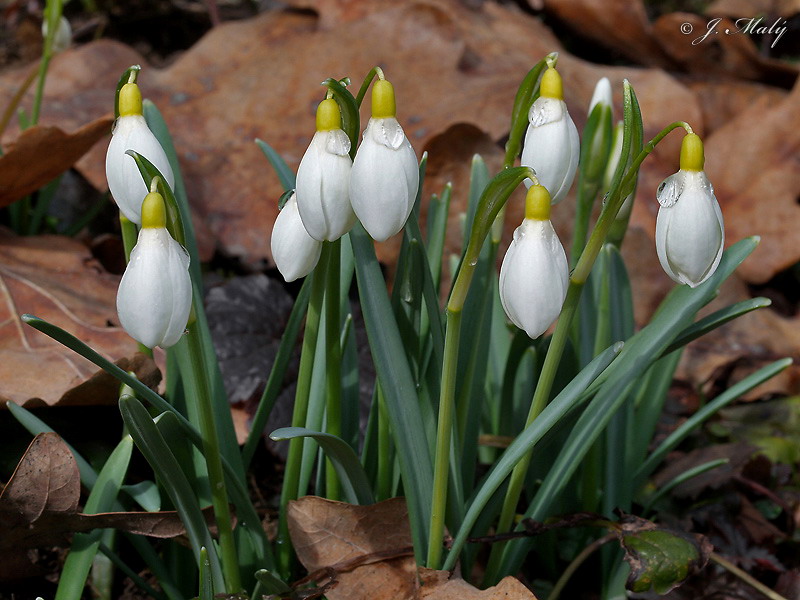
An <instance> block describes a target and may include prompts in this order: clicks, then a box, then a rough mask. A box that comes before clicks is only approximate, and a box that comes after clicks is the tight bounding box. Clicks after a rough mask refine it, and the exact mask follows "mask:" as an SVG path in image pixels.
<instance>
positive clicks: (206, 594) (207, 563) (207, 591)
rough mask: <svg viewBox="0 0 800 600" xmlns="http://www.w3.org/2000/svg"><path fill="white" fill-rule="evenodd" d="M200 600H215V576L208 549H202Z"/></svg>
mask: <svg viewBox="0 0 800 600" xmlns="http://www.w3.org/2000/svg"><path fill="white" fill-rule="evenodd" d="M199 577H200V595H199V597H200V600H214V576H213V571H212V570H211V560H210V559H209V557H208V549H207V548H205V547H203V548H200V573H199Z"/></svg>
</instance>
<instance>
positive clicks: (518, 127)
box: [505, 52, 558, 165]
mask: <svg viewBox="0 0 800 600" xmlns="http://www.w3.org/2000/svg"><path fill="white" fill-rule="evenodd" d="M557 58H558V53H557V52H553V53H552V54H548V55H547V56H546V57H545V58H543V59H542V60H540V61H539V62H538V63H536V65H535V66H534V67H533V68H532V69H531V70H530V71H528V73H527V74H526V75H525V77H524V78H523V80H522V82H521V83H520V85H519V87H518V88H517V94H516V96H515V97H514V106H513V108H512V110H511V128H510V131H509V134H508V141H507V142H506V157H505V164H506V165H513V164H514V160H516V158H517V156H518V155H519V150H520V147H521V146H522V136H524V135H525V130H526V129H527V127H528V112H529V111H530V109H531V105H532V104H533V102H534V101H535V100H536V97H537V96H538V95H539V76H540V75H541V74H542V71H543V70H544V68H545V66H547V60H548V59H550V60H551V61H554V60H556V59H557Z"/></svg>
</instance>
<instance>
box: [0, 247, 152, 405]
mask: <svg viewBox="0 0 800 600" xmlns="http://www.w3.org/2000/svg"><path fill="white" fill-rule="evenodd" d="M118 282H119V278H118V277H117V276H115V275H109V274H108V273H106V272H105V271H103V269H102V268H101V267H100V266H99V265H98V264H97V263H96V262H95V261H94V259H93V258H92V256H91V254H90V253H89V251H88V250H87V249H86V247H85V246H83V245H82V244H81V243H80V242H77V241H75V240H72V239H69V238H64V237H60V236H40V237H18V236H15V235H13V234H11V233H9V232H7V231H0V300H1V301H0V381H3V388H2V390H0V405H1V404H4V403H5V402H9V401H10V402H16V403H17V404H20V405H25V406H29V407H30V406H34V405H40V404H49V405H53V404H58V403H60V404H62V405H67V404H70V405H85V404H98V403H113V402H116V400H117V398H118V396H119V383H118V382H117V380H116V379H114V378H113V377H111V376H110V375H107V374H106V373H105V372H102V371H98V369H97V367H95V366H94V365H93V364H92V363H90V362H89V361H88V360H86V359H85V358H82V357H81V356H79V355H77V354H76V353H74V352H73V351H72V350H69V349H67V348H65V347H64V346H62V345H61V344H59V343H58V342H55V341H53V340H51V339H50V338H49V337H47V336H45V335H44V334H42V333H39V332H38V331H36V330H34V329H32V328H31V327H28V326H27V325H25V324H24V323H22V321H21V320H20V315H21V314H23V313H31V314H35V315H36V316H38V317H41V318H42V319H45V320H46V321H49V322H51V323H53V324H55V325H57V326H59V327H61V328H63V329H66V330H67V331H68V332H70V333H72V334H73V335H75V336H77V337H78V338H79V339H81V340H82V341H84V342H85V343H87V344H88V345H89V346H91V347H92V348H94V349H95V350H97V351H98V352H100V354H102V355H103V356H105V357H106V358H108V359H110V360H112V361H117V364H118V365H119V366H120V367H121V368H123V369H125V370H132V371H134V372H135V373H136V375H137V377H138V378H139V379H140V380H141V381H143V382H145V383H146V384H147V385H150V386H155V385H157V384H158V382H159V380H160V377H161V376H160V374H159V372H158V369H157V368H156V367H155V364H154V363H153V361H152V360H150V359H148V358H146V357H144V356H143V355H136V351H137V345H136V342H135V341H134V340H133V339H131V338H130V336H128V334H126V333H125V331H124V330H123V329H122V328H120V327H118V326H113V325H111V323H114V322H116V320H117V317H116V309H115V297H116V289H117V285H118ZM43 373H47V376H46V377H43V376H42V375H43Z"/></svg>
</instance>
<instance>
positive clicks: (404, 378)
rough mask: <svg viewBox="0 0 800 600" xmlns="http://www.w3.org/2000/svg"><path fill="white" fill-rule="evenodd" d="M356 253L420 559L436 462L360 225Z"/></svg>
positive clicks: (375, 358) (372, 346)
mask: <svg viewBox="0 0 800 600" xmlns="http://www.w3.org/2000/svg"><path fill="white" fill-rule="evenodd" d="M350 240H351V242H352V244H353V253H354V255H355V257H356V278H357V281H358V290H359V296H360V298H361V303H362V304H361V307H362V310H363V312H364V321H365V323H366V327H367V336H368V338H369V342H370V349H371V352H372V358H373V361H374V363H375V368H376V371H377V375H378V380H379V382H380V385H381V388H382V389H383V391H384V393H385V395H386V406H387V408H388V412H389V418H390V421H391V424H392V431H393V432H394V436H395V444H396V446H397V451H398V458H399V461H400V469H401V472H402V480H403V487H404V490H405V494H406V498H407V500H408V510H409V518H410V521H411V532H412V537H413V539H414V550H415V554H416V557H417V560H419V561H421V560H423V556H424V552H425V550H426V549H427V547H428V539H427V537H428V532H427V524H428V523H429V522H430V514H431V506H430V502H431V497H432V482H433V466H432V462H431V456H430V453H429V449H428V448H429V445H428V444H429V442H428V440H427V439H426V436H425V432H424V425H423V419H422V415H421V413H420V407H419V400H418V397H417V392H416V387H415V383H414V379H413V377H412V376H411V368H410V367H409V365H408V363H407V362H406V360H405V355H404V354H403V345H402V341H401V339H400V332H399V331H398V330H397V325H396V323H395V321H394V319H393V316H392V309H391V306H390V303H389V298H388V295H387V293H386V283H385V281H384V279H383V276H382V275H381V270H380V265H379V264H378V260H377V258H376V256H375V249H374V247H373V245H372V240H371V239H370V238H369V236H368V235H367V233H366V231H364V228H363V227H361V225H358V224H357V225H356V226H355V227H354V228H353V229H352V230H351V232H350Z"/></svg>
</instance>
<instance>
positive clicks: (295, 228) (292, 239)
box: [270, 194, 322, 282]
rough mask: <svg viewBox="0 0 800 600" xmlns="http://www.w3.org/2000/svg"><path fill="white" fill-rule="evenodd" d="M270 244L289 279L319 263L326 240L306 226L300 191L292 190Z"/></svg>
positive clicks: (291, 279) (311, 269) (312, 268)
mask: <svg viewBox="0 0 800 600" xmlns="http://www.w3.org/2000/svg"><path fill="white" fill-rule="evenodd" d="M270 247H271V249H272V259H273V260H274V261H275V265H276V266H277V267H278V271H280V272H281V275H283V278H284V279H285V280H286V281H287V282H288V281H294V280H295V279H299V278H300V277H305V276H306V275H308V274H309V273H311V271H313V270H314V267H316V266H317V261H318V260H319V255H320V253H321V252H322V242H320V241H317V240H315V239H314V238H312V237H311V236H310V235H308V231H306V228H305V227H304V226H303V221H302V220H301V219H300V211H299V210H298V208H297V194H292V195H291V196H290V197H289V200H288V201H287V202H286V205H285V206H284V207H283V210H281V212H280V213H278V218H277V219H275V226H274V227H273V228H272V239H271V240H270Z"/></svg>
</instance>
